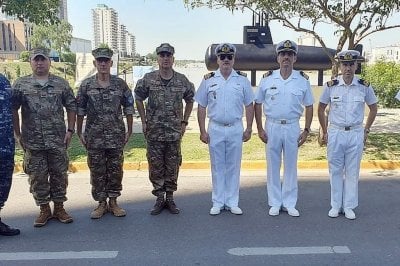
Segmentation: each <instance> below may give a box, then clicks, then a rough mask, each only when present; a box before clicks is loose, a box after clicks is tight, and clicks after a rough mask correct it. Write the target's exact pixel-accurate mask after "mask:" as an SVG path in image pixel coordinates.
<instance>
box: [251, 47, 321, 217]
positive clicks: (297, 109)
mask: <svg viewBox="0 0 400 266" xmlns="http://www.w3.org/2000/svg"><path fill="white" fill-rule="evenodd" d="M297 51H298V50H297V44H296V43H295V42H293V41H290V40H286V41H282V42H280V43H279V44H278V45H277V46H276V53H277V61H278V63H279V66H280V68H279V69H278V70H274V71H269V72H267V73H266V74H264V77H263V78H262V79H261V81H260V84H259V87H258V91H257V93H256V99H255V117H256V122H257V131H258V136H259V137H260V139H261V140H262V141H263V142H264V143H265V144H266V157H267V191H268V205H269V206H270V209H269V215H271V216H277V215H279V211H280V210H281V208H282V210H284V211H287V212H288V214H289V215H290V216H294V217H297V216H299V215H300V213H299V211H298V210H297V209H296V203H297V193H298V186H297V154H298V147H300V146H301V145H302V144H303V143H304V142H305V141H306V139H307V136H308V134H309V133H310V126H311V122H312V117H313V103H314V98H313V95H312V92H311V86H310V82H309V81H308V76H307V75H306V74H304V73H303V72H302V71H296V70H293V65H294V63H295V62H296V59H297ZM262 106H263V107H264V114H265V117H266V121H265V130H264V128H263V123H262ZM303 106H305V127H304V130H301V129H300V123H299V119H300V117H301V115H302V114H303V111H304V108H303ZM282 157H283V164H284V172H283V178H282V184H281V179H280V168H281V163H282Z"/></svg>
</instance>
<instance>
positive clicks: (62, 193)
mask: <svg viewBox="0 0 400 266" xmlns="http://www.w3.org/2000/svg"><path fill="white" fill-rule="evenodd" d="M23 167H24V172H25V173H26V174H27V175H28V176H29V180H28V181H29V184H30V192H31V193H32V195H33V198H34V199H35V202H36V205H38V206H39V205H42V204H46V203H49V202H50V201H54V202H64V201H66V200H67V197H66V194H67V186H68V174H67V171H68V155H67V151H66V149H65V148H64V147H60V148H57V149H49V150H29V149H26V150H25V154H24V165H23Z"/></svg>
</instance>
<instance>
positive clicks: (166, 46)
mask: <svg viewBox="0 0 400 266" xmlns="http://www.w3.org/2000/svg"><path fill="white" fill-rule="evenodd" d="M162 52H164V53H170V54H174V53H175V48H174V47H173V46H172V45H170V44H169V43H162V44H160V46H158V47H157V48H156V53H157V54H160V53H162Z"/></svg>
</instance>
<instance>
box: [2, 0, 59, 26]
mask: <svg viewBox="0 0 400 266" xmlns="http://www.w3.org/2000/svg"><path fill="white" fill-rule="evenodd" d="M59 2H60V1H59V0H0V9H1V10H2V11H3V12H5V13H6V14H7V15H11V16H16V17H17V18H18V19H19V20H21V21H27V20H29V22H32V23H35V24H37V25H39V24H46V25H48V24H54V23H58V22H59V19H58V17H57V13H58V10H59Z"/></svg>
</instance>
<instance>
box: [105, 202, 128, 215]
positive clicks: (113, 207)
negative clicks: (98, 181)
mask: <svg viewBox="0 0 400 266" xmlns="http://www.w3.org/2000/svg"><path fill="white" fill-rule="evenodd" d="M108 210H109V211H110V212H111V213H112V214H113V215H114V216H116V217H124V216H125V215H126V211H125V210H124V209H122V208H121V207H120V206H118V204H117V198H110V200H109V201H108Z"/></svg>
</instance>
